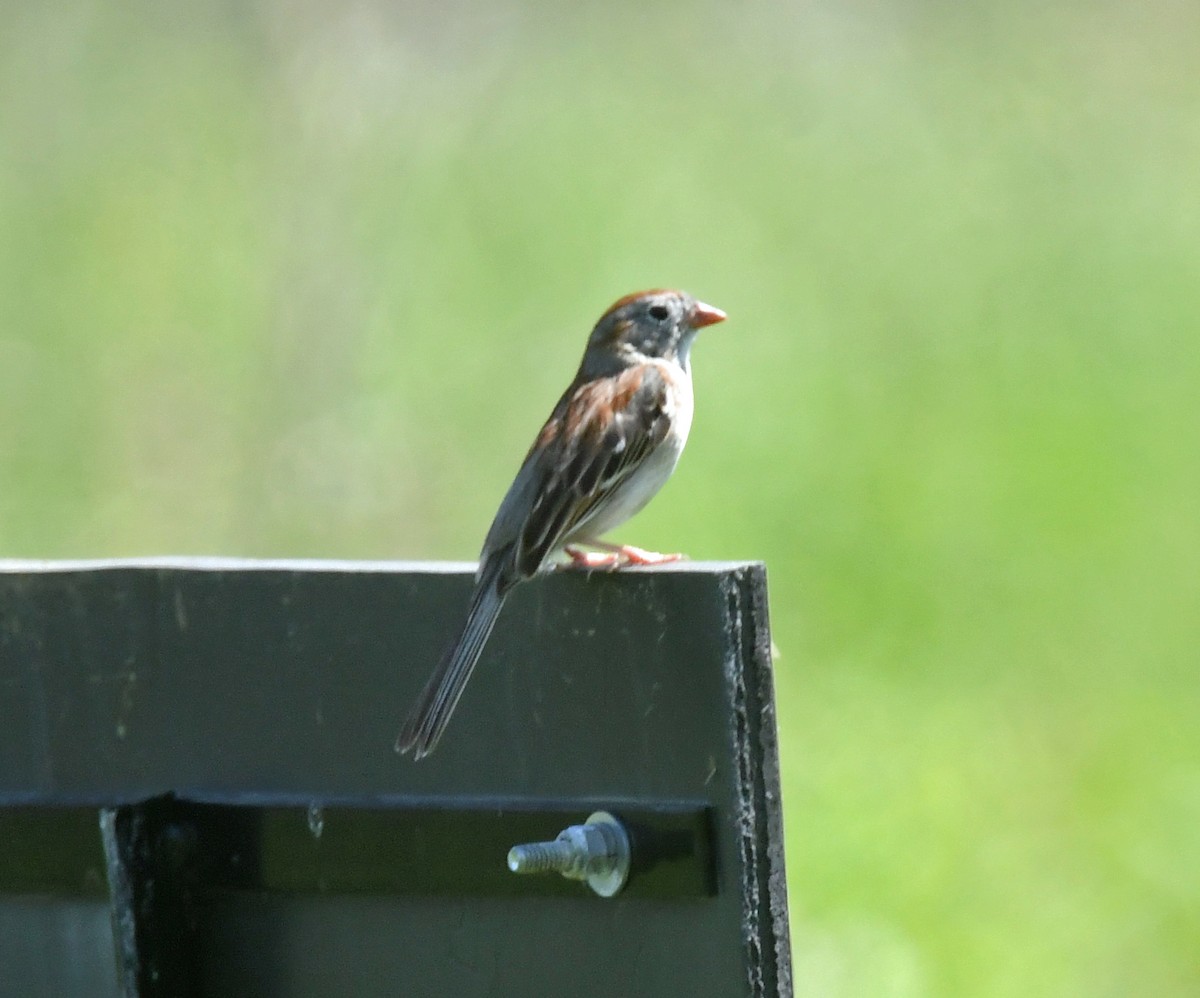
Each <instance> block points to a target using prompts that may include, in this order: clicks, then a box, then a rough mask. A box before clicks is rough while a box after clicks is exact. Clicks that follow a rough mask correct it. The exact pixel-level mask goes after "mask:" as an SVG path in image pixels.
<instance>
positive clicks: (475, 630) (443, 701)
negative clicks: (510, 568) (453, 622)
mask: <svg viewBox="0 0 1200 998" xmlns="http://www.w3.org/2000/svg"><path fill="white" fill-rule="evenodd" d="M502 564H503V559H500V558H493V559H491V560H490V563H485V565H484V569H483V574H482V575H481V576H480V578H479V581H478V582H477V583H476V584H475V591H474V593H472V595H471V607H470V609H469V610H468V611H467V622H466V623H465V624H464V625H463V629H462V633H461V634H459V636H458V638H457V640H456V641H455V642H454V644H452V645H451V646H450V648H449V649H448V650H447V651H446V653H445V655H443V656H442V660H441V662H439V663H438V667H437V668H436V669H435V670H434V673H433V675H432V676H430V677H429V682H427V683H426V684H425V689H423V690H422V691H421V695H420V696H419V697H418V698H417V702H416V704H414V705H413V709H412V712H411V713H410V714H409V715H408V720H407V721H405V722H404V727H403V729H402V730H401V731H400V735H399V737H398V738H397V739H396V751H397V752H408V751H409V750H410V749H412V750H414V751H413V758H414V759H420V758H422V757H424V756H427V755H429V753H430V752H432V751H433V750H434V749H435V748H436V747H437V743H438V739H440V738H441V737H442V732H444V731H445V730H446V725H447V724H448V723H449V722H450V715H451V714H453V713H454V708H455V707H457V706H458V700H459V697H461V696H462V693H463V689H464V688H465V687H466V685H467V680H468V679H470V678H471V673H472V672H473V671H474V669H475V663H476V662H478V661H479V654H480V652H482V651H483V645H484V642H486V641H487V639H488V635H490V634H491V633H492V628H493V627H494V626H495V624H496V618H497V617H498V616H499V615H500V608H501V607H503V606H504V598H505V596H506V594H507V588H506V589H504V590H502V589H501V587H500V575H501V571H500V570H501V566H502Z"/></svg>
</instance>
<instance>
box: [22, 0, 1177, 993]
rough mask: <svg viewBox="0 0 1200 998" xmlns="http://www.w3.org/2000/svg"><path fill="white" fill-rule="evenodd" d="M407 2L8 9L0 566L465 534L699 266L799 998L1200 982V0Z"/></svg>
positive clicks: (712, 446)
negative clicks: (584, 6)
mask: <svg viewBox="0 0 1200 998" xmlns="http://www.w3.org/2000/svg"><path fill="white" fill-rule="evenodd" d="M433 10H434V8H429V11H428V12H426V13H425V14H422V15H417V14H415V13H414V14H412V15H406V14H402V13H397V12H396V11H394V10H393V9H392V8H391V7H389V6H387V5H382V4H381V5H378V6H377V7H376V6H371V5H359V6H357V7H355V8H353V11H354V12H348V11H343V9H342V8H341V7H340V6H337V5H329V6H328V9H325V8H324V7H322V6H321V5H309V6H308V7H307V8H304V9H303V10H302V11H297V12H292V13H289V14H287V15H286V16H285V15H284V13H283V12H282V9H276V8H274V7H271V6H270V5H261V6H256V7H245V8H243V7H240V6H237V5H232V6H229V7H228V8H227V9H225V10H224V11H218V10H215V9H214V10H212V11H208V12H204V11H196V10H190V9H189V10H186V11H185V9H184V8H183V7H182V6H180V7H178V9H177V10H174V11H173V12H168V11H167V10H166V9H165V8H163V7H162V6H161V5H150V4H144V5H138V4H134V5H131V6H127V7H125V8H117V7H97V8H94V9H91V10H90V11H89V10H88V9H87V8H79V10H78V11H77V12H75V13H56V12H54V11H52V10H51V9H50V8H46V9H42V8H41V7H37V6H36V5H25V9H24V10H17V9H13V10H6V11H5V12H4V13H3V14H0V91H2V92H4V93H5V95H6V96H5V99H4V101H3V102H0V553H2V554H4V555H7V556H45V557H65V556H100V555H118V554H119V555H132V554H142V553H161V552H168V551H182V552H201V553H206V552H212V553H229V554H244V555H264V556H265V555H279V556H344V557H414V558H417V557H430V558H469V557H473V556H474V554H475V552H476V550H477V547H478V544H479V542H480V539H481V537H482V534H483V532H484V529H485V528H486V524H487V522H488V519H489V517H490V515H491V513H492V511H493V509H494V506H495V503H496V502H497V501H498V499H499V497H500V495H501V494H502V493H503V490H504V488H505V487H506V485H507V483H508V480H509V476H510V475H511V474H512V472H513V470H514V467H515V463H516V461H517V460H518V459H519V456H520V455H521V454H522V453H523V450H524V448H525V447H526V446H527V443H528V440H529V438H530V436H531V435H532V433H533V432H534V429H535V428H536V426H537V425H538V424H539V420H540V419H542V418H543V417H544V415H545V413H546V411H547V410H548V409H549V407H550V405H551V404H552V402H553V400H554V399H555V397H556V396H557V393H558V391H559V390H560V389H561V387H562V384H563V383H564V381H565V380H566V378H567V377H568V376H569V375H570V373H571V372H572V371H573V369H574V365H575V363H576V362H577V359H578V353H579V351H580V349H581V347H582V342H583V336H584V334H585V332H586V328H587V326H588V325H589V324H590V322H591V321H592V320H593V319H594V318H595V316H596V315H597V314H598V313H599V312H600V311H601V310H602V309H603V308H604V307H605V306H606V305H607V304H608V303H609V302H610V301H611V300H612V299H613V298H615V297H617V296H618V295H619V294H622V293H624V292H626V291H629V290H633V289H635V288H638V287H642V286H647V285H661V284H678V285H682V286H685V287H687V288H689V289H690V290H692V291H694V292H695V293H697V294H698V295H701V296H703V297H704V298H705V299H707V300H709V301H712V302H713V303H715V304H718V305H720V306H721V307H723V308H725V309H727V310H728V311H729V313H730V316H731V319H730V321H729V322H728V323H727V324H726V325H724V326H722V327H718V328H717V329H714V330H713V331H712V332H711V333H707V334H706V335H705V337H704V338H703V340H702V342H701V343H700V344H699V346H698V347H697V350H696V354H695V364H696V378H697V392H698V412H697V417H696V423H695V426H694V428H693V440H692V444H691V446H690V448H689V452H688V454H687V456H686V457H685V459H684V462H683V464H682V465H681V468H680V470H679V472H678V474H677V475H676V478H675V480H674V481H673V482H672V484H671V485H670V486H669V487H668V488H667V490H666V491H665V492H664V494H663V495H662V497H661V498H660V499H659V500H657V501H656V503H654V504H653V505H652V506H651V507H650V509H649V510H647V512H646V513H645V514H644V515H643V516H642V517H641V518H640V519H639V521H638V522H637V523H635V524H633V525H632V526H631V527H630V528H629V530H628V531H627V532H626V534H625V536H627V537H628V538H629V539H630V540H633V541H635V542H636V543H639V544H645V545H648V546H659V547H662V548H670V549H674V548H682V549H685V550H687V551H689V552H690V553H691V554H692V555H693V556H694V557H697V558H739V557H746V558H762V559H764V560H765V561H766V562H767V563H768V566H769V570H770V577H771V585H772V612H773V615H774V628H775V636H776V641H777V643H778V645H779V646H780V648H781V650H782V658H781V659H780V661H779V664H778V668H779V694H780V715H781V724H782V733H781V737H782V743H783V767H784V780H785V801H786V805H787V827H788V850H789V851H788V862H789V880H790V887H791V891H792V923H793V933H794V948H795V955H796V965H797V966H796V976H797V980H798V991H799V993H800V994H802V995H813V996H816V995H821V996H835V998H837V996H847V998H849V996H859V995H870V996H875V995H883V996H888V995H895V996H925V995H930V996H961V995H973V996H974V995H979V996H988V998H990V996H996V998H1008V996H1013V998H1016V996H1020V998H1027V996H1030V995H1056V996H1057V995H1068V996H1069V995H1080V996H1084V995H1086V996H1089V998H1091V996H1096V995H1113V996H1123V995H1126V994H1131V993H1137V994H1153V995H1156V996H1172V995H1190V994H1195V993H1197V991H1200V962H1197V960H1196V949H1197V945H1198V944H1200V845H1198V840H1197V835H1196V829H1197V828H1198V827H1200V724H1198V723H1197V718H1198V717H1200V680H1198V679H1197V664H1198V662H1197V659H1198V653H1197V648H1198V646H1200V613H1197V606H1198V605H1200V570H1198V568H1197V563H1198V557H1200V508H1198V505H1200V504H1198V499H1197V497H1198V496H1200V462H1198V460H1197V456H1198V455H1200V404H1198V403H1197V394H1198V391H1197V385H1198V384H1200V336H1197V329H1198V325H1200V324H1198V322H1197V318H1198V317H1200V310H1198V309H1197V307H1196V300H1197V298H1196V282H1197V274H1198V273H1200V184H1198V183H1197V181H1196V164H1197V163H1198V162H1200V128H1198V127H1197V121H1200V117H1198V116H1197V111H1200V76H1197V74H1196V73H1195V71H1194V45H1193V44H1192V40H1193V39H1194V38H1195V34H1196V29H1197V27H1200V25H1198V23H1197V16H1196V14H1195V13H1194V12H1192V11H1190V10H1184V9H1183V8H1179V7H1171V6H1169V5H1151V6H1149V7H1147V6H1144V5H1143V6H1141V7H1138V8H1136V10H1135V9H1134V8H1130V9H1129V10H1127V11H1126V10H1120V9H1117V8H1115V7H1113V8H1107V9H1103V10H1102V9H1100V8H1094V9H1093V8H1088V9H1084V8H1078V9H1076V8H1074V7H1070V6H1066V5H1060V6H1058V7H1052V8H1044V7H1038V8H1034V7H1032V6H1026V5H1023V4H1020V3H1017V2H1011V3H1008V4H1002V5H1000V6H998V7H996V6H993V7H990V8H986V9H984V8H979V9H976V8H975V6H971V5H968V6H967V7H962V8H954V9H950V8H945V7H944V6H942V7H939V8H935V7H933V6H929V7H928V8H926V7H921V6H916V7H913V6H911V5H910V6H907V7H905V6H901V5H894V6H893V7H883V8H880V7H878V6H876V7H868V6H864V7H862V8H861V9H857V8H855V7H853V6H846V5H843V4H834V3H829V4H826V5H824V6H819V7H811V6H810V7H808V8H804V9H803V10H801V11H799V12H797V11H792V10H791V9H790V8H786V7H785V5H782V4H772V3H765V4H757V5H751V6H746V5H738V6H734V7H730V8H728V9H726V8H722V7H719V6H715V5H714V6H696V7H685V6H682V5H677V6H674V7H667V8H663V9H662V10H661V11H660V12H659V13H656V14H648V13H645V12H643V11H640V10H638V9H636V8H634V7H632V6H631V7H630V8H629V9H628V10H626V11H624V12H621V11H614V10H613V8H611V7H610V8H606V9H605V11H604V12H603V13H601V12H597V13H595V14H590V15H589V14H586V13H569V12H568V10H567V9H564V10H563V11H561V12H557V13H554V12H547V11H543V10H535V9H534V8H532V7H529V8H523V7H511V8H502V7H496V6H493V5H482V4H480V5H478V7H477V9H473V8H471V7H461V6H460V7H458V8H455V10H454V12H453V13H450V14H444V15H435V14H434V13H433Z"/></svg>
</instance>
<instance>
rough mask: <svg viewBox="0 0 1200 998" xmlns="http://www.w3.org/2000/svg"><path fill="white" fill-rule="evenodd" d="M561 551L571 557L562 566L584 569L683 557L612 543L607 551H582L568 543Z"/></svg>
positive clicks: (677, 559)
mask: <svg viewBox="0 0 1200 998" xmlns="http://www.w3.org/2000/svg"><path fill="white" fill-rule="evenodd" d="M563 553H564V554H566V556H567V557H568V558H570V559H571V560H570V561H569V562H567V564H565V565H563V566H562V567H563V568H582V569H584V570H585V571H596V570H598V569H601V570H606V571H611V570H613V569H617V568H626V567H628V566H629V565H667V564H670V563H671V562H673V561H682V560H683V558H684V556H683V555H682V554H660V553H659V552H657V551H647V550H645V549H644V548H637V547H634V546H633V545H631V544H620V545H614V546H613V548H612V549H611V550H609V551H584V550H583V549H582V548H578V547H575V546H574V545H572V544H568V545H567V546H566V547H565V548H563Z"/></svg>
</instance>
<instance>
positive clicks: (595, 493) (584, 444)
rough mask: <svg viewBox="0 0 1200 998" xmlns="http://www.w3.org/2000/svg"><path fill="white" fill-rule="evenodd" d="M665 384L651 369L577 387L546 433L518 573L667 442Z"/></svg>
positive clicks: (534, 564)
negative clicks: (544, 447)
mask: <svg viewBox="0 0 1200 998" xmlns="http://www.w3.org/2000/svg"><path fill="white" fill-rule="evenodd" d="M666 391H667V385H666V382H665V380H664V379H663V376H662V374H661V373H660V372H659V371H658V369H657V368H656V367H654V366H652V365H643V366H639V367H633V368H630V369H628V370H626V371H622V372H621V373H620V374H617V375H614V376H612V377H610V378H604V379H601V380H598V381H595V382H592V383H591V384H587V385H584V386H582V387H581V388H579V389H578V391H577V392H576V393H575V394H574V396H573V397H572V398H571V401H570V403H569V404H568V405H567V406H566V407H565V409H564V410H563V411H562V412H561V413H558V414H556V417H557V424H558V425H557V426H556V427H555V430H553V431H551V429H550V427H551V426H552V425H554V423H555V420H552V421H551V423H550V424H547V427H546V429H545V430H543V432H542V436H541V438H540V439H543V440H545V441H546V442H547V446H546V451H545V453H543V455H542V467H543V471H542V476H541V482H540V484H539V487H538V490H537V494H536V495H535V497H534V500H533V502H532V504H531V505H530V511H529V516H528V518H527V519H526V521H525V523H524V524H523V525H522V528H521V532H520V536H519V537H518V540H517V547H516V552H515V561H516V567H517V571H518V572H520V573H521V574H522V575H532V574H533V573H534V572H536V571H537V569H538V568H539V567H540V565H541V563H542V561H543V560H544V559H545V558H546V556H547V555H548V554H549V553H550V552H551V551H552V550H554V548H555V547H556V546H557V545H558V544H559V543H560V542H561V540H562V538H563V537H565V536H566V535H567V534H569V533H570V532H571V531H572V530H573V529H574V528H575V527H576V526H578V525H579V524H580V523H582V522H583V521H585V520H586V519H588V518H589V517H590V516H591V515H592V514H593V513H594V512H595V511H596V510H597V509H598V508H599V507H601V506H602V504H603V503H604V502H605V500H606V499H607V498H608V497H609V496H611V495H612V494H613V491H614V490H615V489H616V488H617V486H619V485H620V483H621V482H622V481H623V480H624V479H625V478H626V477H627V476H628V475H629V474H630V473H631V472H632V471H633V470H634V468H636V467H637V466H638V464H639V463H640V461H641V460H642V459H643V458H644V457H645V456H646V455H647V454H648V453H650V451H652V450H653V449H654V448H655V447H657V446H658V445H659V444H661V443H662V442H663V440H664V439H665V438H666V436H667V432H668V430H669V428H670V427H669V423H668V420H667V419H666V417H665V416H664V414H663V407H664V404H665V401H666Z"/></svg>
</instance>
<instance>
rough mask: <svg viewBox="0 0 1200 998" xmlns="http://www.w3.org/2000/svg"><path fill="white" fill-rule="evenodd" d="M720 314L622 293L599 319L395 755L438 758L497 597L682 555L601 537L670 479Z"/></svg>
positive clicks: (496, 610)
mask: <svg viewBox="0 0 1200 998" xmlns="http://www.w3.org/2000/svg"><path fill="white" fill-rule="evenodd" d="M724 318H725V313H724V312H722V311H721V310H720V309H718V308H713V307H712V306H711V305H705V304H704V303H703V302H699V301H696V299H694V298H693V297H692V296H691V295H688V294H686V293H684V292H682V291H643V292H640V293H638V294H632V295H627V296H626V297H624V298H621V299H620V300H619V301H617V302H616V303H615V304H614V305H613V306H612V307H611V308H610V309H609V310H608V311H607V312H605V313H604V315H602V316H601V317H600V321H599V322H597V323H596V326H595V328H594V329H593V330H592V334H591V336H590V337H588V343H587V349H586V350H585V351H584V353H583V361H582V363H581V364H580V365H579V372H578V373H577V374H576V375H575V380H574V381H572V382H571V386H570V387H569V388H568V389H567V390H566V392H565V393H564V394H563V396H562V398H561V399H559V400H558V404H557V405H556V406H555V407H554V411H553V412H552V413H551V414H550V418H549V419H548V420H547V421H546V425H545V426H543V427H542V430H541V432H540V433H539V434H538V435H537V439H536V440H534V442H533V446H532V447H531V448H530V449H529V453H528V454H526V455H525V462H524V463H523V464H522V465H521V470H520V471H518V472H517V477H516V479H515V480H514V481H513V483H512V485H511V486H510V487H509V490H508V493H507V495H505V497H504V501H503V502H501V503H500V509H499V511H498V512H497V513H496V518H495V520H493V521H492V527H491V529H490V530H489V531H488V535H487V539H486V540H485V541H484V542H483V551H482V552H481V554H480V556H479V571H478V572H477V573H476V576H475V589H474V591H473V592H472V595H471V605H470V609H469V610H468V611H467V619H466V622H465V623H464V624H463V627H462V631H461V632H460V633H459V635H458V637H457V638H456V639H455V641H454V643H453V644H452V645H451V646H450V648H449V649H448V650H447V652H446V654H445V655H444V656H443V657H442V660H441V662H440V663H439V664H438V667H437V669H436V670H435V671H434V673H433V675H432V676H431V677H430V679H429V682H428V683H427V684H426V685H425V689H424V690H423V691H422V692H421V695H420V697H419V698H418V699H417V702H416V704H415V706H414V707H413V709H412V713H411V714H410V715H409V717H408V720H407V722H406V723H405V725H404V729H403V730H402V731H401V732H400V736H399V737H398V738H397V739H396V751H398V752H408V751H409V750H412V752H413V756H414V758H417V759H420V758H422V757H423V756H426V755H429V753H430V752H432V751H433V750H434V748H435V747H436V746H437V743H438V739H440V738H441V737H442V733H443V732H444V731H445V729H446V724H447V722H449V720H450V715H451V714H452V713H453V712H454V708H455V707H456V706H457V705H458V700H459V697H461V696H462V692H463V689H464V687H465V686H466V684H467V680H468V679H470V678H471V672H472V670H473V669H474V668H475V663H476V662H477V661H478V660H479V654H480V652H481V651H482V650H483V645H484V642H485V641H487V639H488V635H489V634H491V632H492V627H493V625H494V624H495V623H496V618H497V617H498V616H499V614H500V609H501V607H502V606H503V605H504V600H505V597H506V596H507V595H508V594H509V592H511V590H512V588H513V586H515V585H516V584H517V583H518V582H524V581H525V580H526V579H530V578H532V577H533V576H534V575H535V574H536V573H537V572H538V571H539V570H540V569H541V568H542V567H543V566H545V565H546V563H547V561H548V559H549V558H550V557H551V556H552V555H554V554H557V553H559V552H561V553H564V554H565V555H566V556H567V558H568V559H569V561H568V562H567V565H568V566H571V565H574V566H578V567H581V568H589V569H595V568H617V567H620V566H623V565H655V564H660V563H662V562H666V561H674V560H676V559H678V558H680V557H681V556H680V555H677V554H655V553H653V552H650V551H643V550H641V549H640V548H635V547H629V546H627V545H615V544H608V543H606V542H604V541H602V540H601V539H600V538H601V536H602V535H603V534H605V533H606V532H607V531H609V530H611V529H612V528H613V527H616V526H618V525H619V524H621V523H623V522H624V521H625V520H627V519H629V517H631V516H633V514H634V513H636V512H638V510H640V509H641V508H642V507H643V506H645V505H646V503H648V502H649V501H650V500H651V499H652V498H653V497H654V494H655V493H656V492H658V490H659V489H660V488H662V486H663V485H664V483H665V482H666V481H667V479H668V478H669V477H670V476H671V472H672V471H674V469H675V464H676V462H677V461H678V460H679V455H680V454H681V453H682V452H683V445H684V444H685V443H686V442H687V437H688V430H689V429H690V428H691V425H692V372H691V366H690V360H689V356H690V353H691V348H692V341H693V340H694V339H695V338H696V332H697V331H698V330H700V329H702V328H703V327H704V326H711V325H712V324H713V323H716V322H721V321H722V320H723V319H724ZM580 544H582V545H586V546H588V547H591V548H599V549H601V550H600V551H584V550H582V549H581V548H580V547H578V546H577V545H580Z"/></svg>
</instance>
